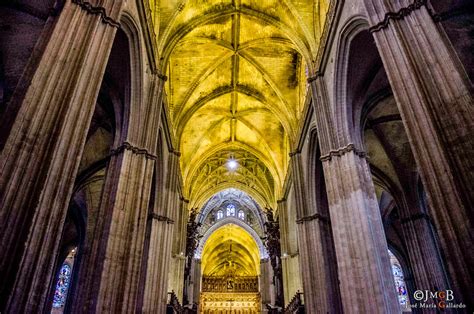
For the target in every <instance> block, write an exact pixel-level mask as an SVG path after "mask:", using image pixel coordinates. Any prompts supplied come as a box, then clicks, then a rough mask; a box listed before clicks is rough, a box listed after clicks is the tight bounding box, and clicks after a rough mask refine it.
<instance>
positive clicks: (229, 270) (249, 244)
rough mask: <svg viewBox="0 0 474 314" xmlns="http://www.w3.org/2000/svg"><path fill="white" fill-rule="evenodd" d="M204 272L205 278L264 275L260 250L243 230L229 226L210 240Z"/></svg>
mask: <svg viewBox="0 0 474 314" xmlns="http://www.w3.org/2000/svg"><path fill="white" fill-rule="evenodd" d="M201 271H202V274H203V276H227V275H233V276H257V275H259V273H260V256H259V249H258V247H257V244H256V243H255V240H254V239H253V238H252V236H251V235H250V234H249V233H248V232H247V231H245V230H244V229H243V228H242V227H239V226H237V225H235V224H227V225H224V226H222V227H220V228H219V229H217V230H216V231H214V232H213V233H212V235H211V236H210V237H209V238H208V239H207V241H206V243H205V245H204V249H203V253H202V263H201Z"/></svg>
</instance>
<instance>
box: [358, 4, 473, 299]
mask: <svg viewBox="0 0 474 314" xmlns="http://www.w3.org/2000/svg"><path fill="white" fill-rule="evenodd" d="M408 2H411V1H392V2H387V1H380V0H366V1H365V5H366V9H367V12H368V16H369V20H370V23H371V25H372V27H371V28H370V31H371V32H372V34H373V35H374V38H375V42H376V44H377V47H378V49H379V52H380V55H381V57H382V61H383V63H384V66H385V69H386V72H387V76H388V78H389V80H390V84H391V86H392V90H393V93H394V96H395V99H396V101H397V105H398V108H399V110H400V113H401V116H402V118H403V123H404V125H405V129H406V131H407V134H408V137H409V139H410V144H411V146H412V151H413V154H414V156H415V160H416V162H417V166H418V168H419V169H420V175H421V178H422V181H423V185H424V187H425V189H426V192H427V194H428V198H429V203H430V209H431V213H432V216H433V218H434V221H435V224H436V227H437V230H438V232H439V235H440V243H441V246H442V248H443V254H444V256H445V258H446V262H447V267H448V272H449V275H450V277H451V281H452V286H453V288H454V290H455V299H456V300H458V301H463V302H466V303H468V304H469V305H470V306H474V295H473V294H472V293H471V292H470V290H471V289H472V287H473V286H474V268H473V267H472V266H471V265H474V247H473V246H472V243H473V233H472V230H473V221H474V216H473V215H474V214H473V211H472V204H474V185H473V184H472V182H473V181H474V171H472V169H474V159H473V158H472V156H473V153H474V119H473V116H474V109H473V108H474V107H473V106H472V104H473V98H472V83H471V82H470V81H469V79H468V78H467V75H466V73H465V71H464V69H463V68H462V65H461V64H460V62H459V60H458V58H457V56H456V54H455V52H454V50H453V49H452V47H451V45H450V43H449V42H448V40H447V39H446V37H445V36H444V35H443V32H442V31H440V29H439V27H441V26H438V25H436V24H435V23H434V21H433V19H432V18H431V16H430V14H429V11H428V9H427V7H426V1H415V2H414V3H408Z"/></svg>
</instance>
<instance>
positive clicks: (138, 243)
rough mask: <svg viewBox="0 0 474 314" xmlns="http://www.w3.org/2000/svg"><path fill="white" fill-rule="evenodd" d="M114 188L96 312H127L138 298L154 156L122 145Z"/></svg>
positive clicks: (134, 305) (110, 200)
mask: <svg viewBox="0 0 474 314" xmlns="http://www.w3.org/2000/svg"><path fill="white" fill-rule="evenodd" d="M116 154H119V155H121V156H120V157H119V158H120V159H121V165H120V170H119V172H118V173H119V174H120V176H119V178H118V183H117V188H116V190H115V191H114V193H112V194H111V196H110V197H107V198H108V199H107V200H105V203H106V205H105V206H107V207H108V208H109V210H110V211H111V215H112V218H111V222H110V227H109V230H108V234H107V237H106V239H107V243H106V250H105V255H104V264H103V269H102V272H101V274H100V284H99V291H98V299H97V303H96V306H95V309H94V310H95V311H97V312H113V313H130V312H133V311H135V309H136V307H137V304H138V302H139V297H140V295H139V289H138V287H139V283H140V279H141V272H142V271H143V269H142V256H143V248H144V242H145V229H146V228H145V226H146V220H147V217H148V208H149V200H150V189H151V182H152V178H153V168H154V160H155V159H156V157H155V156H153V155H150V154H148V153H147V152H146V151H145V150H144V149H134V148H133V147H129V146H125V147H124V148H123V149H122V148H121V149H120V151H119V152H116Z"/></svg>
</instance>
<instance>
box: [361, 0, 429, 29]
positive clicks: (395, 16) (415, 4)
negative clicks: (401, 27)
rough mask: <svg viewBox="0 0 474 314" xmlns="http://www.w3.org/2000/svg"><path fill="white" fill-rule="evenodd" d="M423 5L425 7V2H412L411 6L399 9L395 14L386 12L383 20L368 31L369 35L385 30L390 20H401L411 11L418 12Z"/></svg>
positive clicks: (423, 0) (422, 0)
mask: <svg viewBox="0 0 474 314" xmlns="http://www.w3.org/2000/svg"><path fill="white" fill-rule="evenodd" d="M424 5H426V0H414V1H413V3H412V4H410V5H408V6H407V7H404V8H401V9H400V10H398V11H397V12H387V13H385V16H384V18H383V20H382V21H380V22H378V23H377V24H375V25H373V26H371V27H370V28H369V31H370V32H371V33H376V32H378V31H380V30H382V29H384V28H387V27H388V24H389V23H390V20H402V19H404V18H405V17H406V16H408V15H410V14H411V13H412V12H413V11H415V10H418V9H419V8H421V7H422V6H424Z"/></svg>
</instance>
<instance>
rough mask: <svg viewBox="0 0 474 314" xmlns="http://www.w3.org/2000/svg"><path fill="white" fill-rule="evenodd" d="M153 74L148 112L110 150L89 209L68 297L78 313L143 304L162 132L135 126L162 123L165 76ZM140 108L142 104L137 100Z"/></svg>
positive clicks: (145, 107)
mask: <svg viewBox="0 0 474 314" xmlns="http://www.w3.org/2000/svg"><path fill="white" fill-rule="evenodd" d="M150 79H151V82H152V84H151V85H150V88H149V90H148V99H147V100H146V101H145V103H144V104H143V106H142V107H141V108H140V110H145V111H146V112H147V114H145V115H142V118H143V120H138V119H137V120H134V121H133V122H131V123H130V124H129V126H130V127H129V128H124V129H125V130H128V132H127V133H125V134H121V137H123V138H125V139H126V141H125V142H123V143H122V145H120V146H119V147H117V148H115V149H113V150H112V151H111V153H110V155H109V160H108V163H107V171H106V176H105V182H104V187H103V191H102V198H101V200H100V204H99V205H98V206H97V208H90V209H89V211H88V217H87V231H86V238H85V241H84V245H83V247H82V248H81V256H82V257H81V260H80V264H79V267H80V269H79V273H78V278H77V283H76V284H75V287H76V290H75V293H74V295H72V296H71V300H70V302H69V301H68V304H70V305H68V308H69V307H70V308H71V312H74V313H83V312H94V311H96V312H102V311H119V310H120V309H123V311H133V310H135V309H140V307H141V306H142V301H143V300H142V297H143V296H142V294H143V291H142V290H143V284H141V281H142V280H143V278H144V272H146V263H144V262H143V259H144V258H146V256H147V249H148V246H149V243H148V241H147V240H146V230H147V224H148V225H149V222H147V220H149V219H150V216H149V213H150V211H152V210H153V208H154V206H155V196H154V194H155V193H156V184H153V181H155V183H156V178H154V177H153V176H154V173H155V167H156V166H155V164H156V159H157V156H156V155H155V153H154V152H155V151H156V150H157V149H156V142H157V134H155V133H145V131H144V130H145V128H136V127H134V126H135V124H138V125H149V126H150V127H151V128H157V126H158V124H159V116H160V113H161V110H160V105H159V104H160V103H161V94H162V89H163V82H164V77H163V76H161V75H153V76H151V77H150ZM132 102H136V103H137V104H138V103H139V102H138V100H134V99H133V100H132ZM134 110H138V107H135V106H132V108H131V111H132V113H133V112H134ZM124 120H126V121H128V120H129V119H128V117H124ZM131 121H132V120H131ZM131 143H138V145H143V146H141V147H138V145H137V146H135V145H134V144H131ZM161 157H162V156H161ZM150 208H151V209H150Z"/></svg>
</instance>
